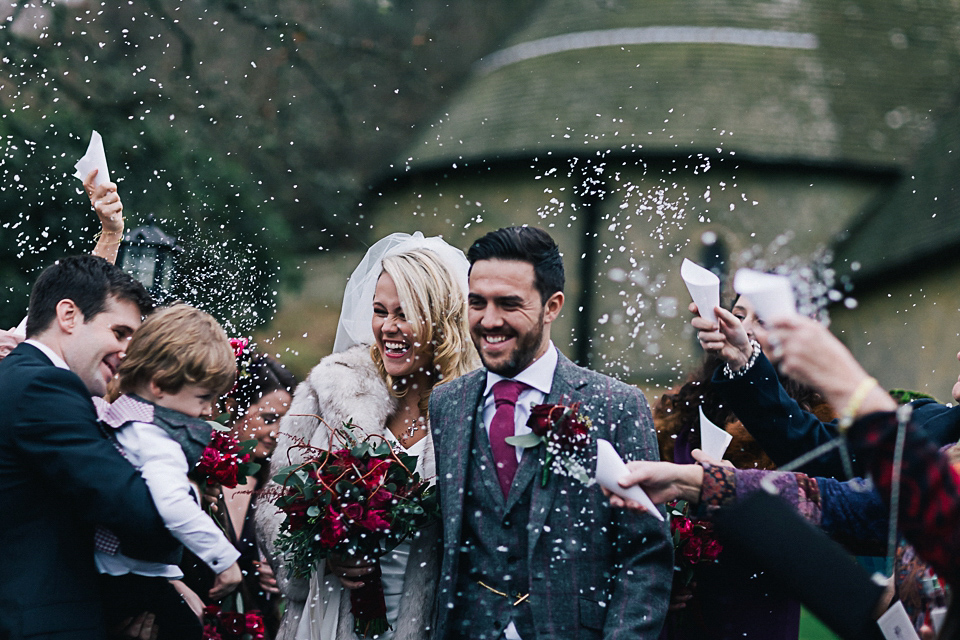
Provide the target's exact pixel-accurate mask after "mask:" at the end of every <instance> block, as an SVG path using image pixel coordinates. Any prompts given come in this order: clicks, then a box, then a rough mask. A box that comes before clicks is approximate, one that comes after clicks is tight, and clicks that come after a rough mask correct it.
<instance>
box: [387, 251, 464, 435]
mask: <svg viewBox="0 0 960 640" xmlns="http://www.w3.org/2000/svg"><path fill="white" fill-rule="evenodd" d="M381 273H387V274H389V275H390V277H391V278H392V279H393V282H394V284H395V285H396V287H397V295H398V297H399V298H400V306H401V307H402V308H403V313H404V315H405V316H406V318H407V321H408V322H409V323H410V326H411V327H413V331H414V334H415V335H416V341H417V342H418V343H420V344H428V345H432V346H433V366H432V368H431V371H430V380H431V381H432V384H431V386H430V389H428V390H427V393H426V394H424V395H423V397H422V398H421V400H420V414H421V415H423V416H426V415H427V402H428V400H429V397H430V392H431V391H432V390H433V387H435V386H436V385H438V384H442V383H444V382H447V381H449V380H452V379H454V378H456V377H459V376H462V375H463V374H465V373H468V372H470V371H473V370H474V369H476V368H477V367H478V366H479V365H480V363H479V359H478V357H477V352H476V349H474V347H473V342H472V341H471V340H470V331H469V326H468V324H467V300H466V296H465V295H464V292H463V291H462V290H461V289H460V286H459V285H458V284H457V283H456V282H455V281H454V279H453V275H452V274H451V273H450V271H449V270H448V269H447V267H446V266H444V264H443V262H441V261H440V259H439V257H437V254H435V253H434V252H432V251H429V250H427V249H413V250H410V251H406V252H404V253H400V254H395V255H392V256H388V257H386V258H384V259H383V271H382V272H381ZM370 357H371V358H373V361H374V363H375V364H376V365H377V371H379V372H380V377H381V378H383V380H384V382H386V384H387V388H388V389H390V392H391V393H393V394H394V395H395V396H397V397H401V396H403V395H405V394H406V393H407V389H406V388H405V387H403V386H401V384H400V382H399V381H398V380H394V379H393V376H391V375H389V374H388V373H387V371H386V369H385V368H384V366H383V357H382V356H381V354H380V350H379V349H378V348H377V346H376V345H373V346H372V347H370Z"/></svg>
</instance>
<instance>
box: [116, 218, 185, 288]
mask: <svg viewBox="0 0 960 640" xmlns="http://www.w3.org/2000/svg"><path fill="white" fill-rule="evenodd" d="M182 251H183V249H182V248H181V247H180V246H179V245H178V244H177V239H176V238H174V237H173V236H170V235H168V234H166V233H164V232H163V230H162V229H160V227H158V226H157V225H156V224H155V223H154V218H153V214H150V215H149V216H147V224H145V225H144V226H142V227H137V228H136V229H132V230H129V231H127V232H126V233H125V234H123V240H122V241H121V242H120V249H119V251H118V253H117V264H118V265H120V268H121V269H123V270H124V271H126V272H127V273H129V274H130V275H131V276H133V277H134V278H135V279H137V280H139V281H140V284H142V285H143V286H144V287H145V288H146V289H147V291H149V292H150V294H151V295H152V296H153V297H154V298H155V299H157V300H158V301H159V300H162V299H163V297H164V294H165V293H168V292H169V291H170V289H171V287H172V286H173V279H174V276H175V274H176V255H177V254H178V253H180V252H182Z"/></svg>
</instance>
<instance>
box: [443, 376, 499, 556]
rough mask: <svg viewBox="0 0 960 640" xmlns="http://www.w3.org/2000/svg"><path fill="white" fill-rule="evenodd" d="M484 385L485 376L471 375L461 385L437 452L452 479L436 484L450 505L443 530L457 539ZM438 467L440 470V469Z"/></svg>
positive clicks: (444, 502)
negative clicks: (461, 388) (462, 385)
mask: <svg viewBox="0 0 960 640" xmlns="http://www.w3.org/2000/svg"><path fill="white" fill-rule="evenodd" d="M468 375H469V374H468ZM485 383H486V376H485V375H480V374H472V375H471V379H470V380H469V381H467V382H466V383H465V384H464V387H463V393H462V395H461V396H460V398H459V400H460V403H459V406H457V407H455V408H451V409H450V416H451V419H450V420H447V421H445V422H446V429H447V430H448V431H447V433H444V434H443V442H444V445H443V450H439V449H438V450H437V455H438V456H449V460H450V467H449V468H450V473H451V474H452V475H453V477H452V478H450V479H449V480H448V479H446V478H438V482H437V484H438V485H439V486H440V488H441V491H442V492H443V493H442V497H443V504H444V505H450V506H449V508H448V509H445V511H446V513H444V519H445V522H444V529H447V530H450V533H452V534H453V535H455V536H456V537H457V538H459V536H460V528H461V525H462V523H463V498H464V495H466V491H467V486H466V482H467V467H468V465H469V462H470V444H471V438H472V436H473V430H474V429H475V428H476V421H477V416H478V414H479V412H478V411H477V406H478V405H479V403H480V394H481V393H483V387H484V384H485ZM437 466H438V468H440V466H441V465H439V464H438V465H437ZM498 490H499V489H498Z"/></svg>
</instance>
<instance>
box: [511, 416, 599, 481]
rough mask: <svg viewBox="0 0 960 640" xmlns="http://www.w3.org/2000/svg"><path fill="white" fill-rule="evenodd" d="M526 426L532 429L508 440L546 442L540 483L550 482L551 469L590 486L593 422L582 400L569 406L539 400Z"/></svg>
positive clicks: (523, 444) (532, 444)
mask: <svg viewBox="0 0 960 640" xmlns="http://www.w3.org/2000/svg"><path fill="white" fill-rule="evenodd" d="M527 426H528V427H530V429H531V432H530V433H526V434H524V435H522V436H510V437H509V438H506V442H507V444H510V445H513V446H515V447H522V448H523V449H530V448H533V447H539V446H540V445H541V444H542V445H545V449H546V458H545V459H544V464H543V471H542V473H541V477H540V486H542V487H545V486H547V480H548V479H549V478H550V474H551V473H559V474H560V475H562V476H567V477H568V478H574V479H576V480H579V481H580V482H581V483H583V484H584V485H587V486H589V485H590V484H592V483H593V480H592V479H591V478H590V476H589V474H587V467H586V463H587V457H588V451H589V445H590V431H591V430H592V429H593V423H592V422H591V421H590V418H588V417H587V416H584V415H580V403H579V402H577V403H574V404H572V405H570V406H566V405H562V404H538V405H536V406H534V407H532V408H531V409H530V419H529V420H527Z"/></svg>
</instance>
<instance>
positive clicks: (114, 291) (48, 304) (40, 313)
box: [26, 255, 153, 338]
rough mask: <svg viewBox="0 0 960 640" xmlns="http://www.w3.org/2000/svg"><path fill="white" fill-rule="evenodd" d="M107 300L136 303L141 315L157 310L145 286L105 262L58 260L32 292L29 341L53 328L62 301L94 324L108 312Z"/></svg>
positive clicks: (81, 258) (92, 258)
mask: <svg viewBox="0 0 960 640" xmlns="http://www.w3.org/2000/svg"><path fill="white" fill-rule="evenodd" d="M107 296H115V297H116V298H118V299H120V300H125V301H129V302H132V303H134V304H135V305H137V308H138V309H139V310H140V314H141V315H148V314H149V313H150V312H151V311H152V310H153V300H152V299H151V298H150V294H149V293H147V290H146V289H144V288H143V285H142V284H140V283H139V282H137V281H136V280H134V279H133V278H132V277H131V276H130V275H128V274H127V273H126V272H124V271H123V270H122V269H121V268H120V267H118V266H116V265H113V264H110V263H109V262H107V261H106V260H104V259H103V258H99V257H97V256H91V255H82V256H69V257H66V258H61V259H60V260H57V261H56V262H55V263H53V264H52V265H50V266H49V267H47V268H46V269H44V270H43V273H41V274H40V277H39V278H37V281H36V282H35V283H34V285H33V289H32V291H31V292H30V309H29V310H28V311H27V331H26V333H27V337H28V338H32V337H34V336H36V335H37V334H40V333H43V332H44V331H46V330H47V329H48V328H49V327H50V324H51V323H52V322H53V319H54V318H55V317H56V315H57V305H58V304H59V303H60V301H61V300H73V302H74V304H76V305H77V308H79V309H80V313H82V314H83V320H84V322H90V321H91V320H93V318H94V316H96V315H97V314H99V313H100V312H102V311H103V310H104V309H105V308H106V306H107Z"/></svg>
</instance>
